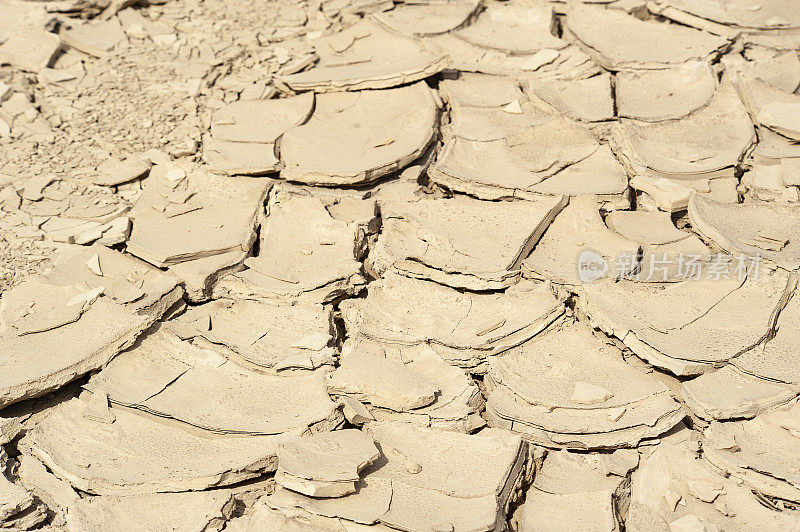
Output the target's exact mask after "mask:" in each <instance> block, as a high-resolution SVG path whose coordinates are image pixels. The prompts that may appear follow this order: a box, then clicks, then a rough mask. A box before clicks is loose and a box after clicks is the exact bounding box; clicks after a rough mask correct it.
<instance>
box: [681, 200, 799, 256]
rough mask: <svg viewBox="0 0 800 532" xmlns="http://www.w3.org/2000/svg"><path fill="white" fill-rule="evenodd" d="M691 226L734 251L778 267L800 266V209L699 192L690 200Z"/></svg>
mask: <svg viewBox="0 0 800 532" xmlns="http://www.w3.org/2000/svg"><path fill="white" fill-rule="evenodd" d="M689 218H690V220H691V221H692V226H693V227H694V228H695V230H696V231H697V232H698V233H700V234H701V235H702V236H703V237H705V238H707V239H708V240H710V241H712V242H714V244H716V245H717V246H719V247H720V248H722V249H723V250H725V251H727V252H728V253H731V254H744V255H748V256H759V257H763V259H764V261H765V262H767V263H769V264H773V265H775V266H777V267H778V268H781V269H784V270H788V271H794V270H797V269H799V268H800V212H798V211H797V209H796V208H795V207H791V206H788V205H779V204H776V203H774V202H750V203H747V204H726V203H719V202H716V201H713V200H711V199H707V198H704V197H702V196H699V195H696V196H693V197H692V198H691V200H690V201H689Z"/></svg>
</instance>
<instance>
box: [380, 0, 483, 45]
mask: <svg viewBox="0 0 800 532" xmlns="http://www.w3.org/2000/svg"><path fill="white" fill-rule="evenodd" d="M479 7H480V2H478V1H477V0H458V1H455V2H444V3H418V4H413V3H412V4H397V5H395V6H394V8H393V9H390V10H388V11H382V12H378V13H372V15H371V16H372V18H373V19H375V20H377V21H378V22H380V23H381V24H383V25H384V26H386V27H387V28H389V29H390V30H394V31H396V32H398V33H402V34H405V35H408V36H420V35H437V34H440V33H447V32H449V31H451V30H454V29H456V28H458V27H459V26H462V25H463V24H465V23H466V22H467V21H468V20H469V19H470V17H472V16H473V15H474V14H475V12H476V11H477V10H478V9H479Z"/></svg>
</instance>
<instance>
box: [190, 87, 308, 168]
mask: <svg viewBox="0 0 800 532" xmlns="http://www.w3.org/2000/svg"><path fill="white" fill-rule="evenodd" d="M313 109H314V93H311V92H308V93H305V94H301V95H299V96H290V97H288V98H282V99H273V100H247V101H237V102H232V103H229V104H228V105H226V106H224V107H222V108H221V109H219V110H217V111H215V112H214V114H213V115H212V117H211V136H210V138H208V139H207V141H206V142H205V143H204V144H203V160H204V161H205V162H206V163H208V165H209V166H210V167H211V169H212V170H213V171H214V172H217V173H221V174H230V175H237V174H244V175H261V174H268V173H273V172H277V171H278V170H280V161H279V159H278V147H277V143H278V142H279V139H280V138H281V136H282V135H283V134H284V133H285V132H286V131H287V130H288V129H291V128H292V127H295V126H299V125H300V124H302V123H304V122H305V121H306V120H308V117H309V116H311V113H312V112H313Z"/></svg>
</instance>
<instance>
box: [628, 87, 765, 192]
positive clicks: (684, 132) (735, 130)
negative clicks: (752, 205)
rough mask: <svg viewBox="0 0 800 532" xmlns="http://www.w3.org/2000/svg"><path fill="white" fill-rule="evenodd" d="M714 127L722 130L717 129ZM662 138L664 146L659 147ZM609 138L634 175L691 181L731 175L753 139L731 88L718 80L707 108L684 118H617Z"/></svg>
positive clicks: (738, 101) (744, 111)
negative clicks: (618, 122) (614, 143)
mask: <svg viewBox="0 0 800 532" xmlns="http://www.w3.org/2000/svg"><path fill="white" fill-rule="evenodd" d="M720 123H725V124H726V127H724V128H720V127H717V125H718V124H720ZM665 138H668V139H670V142H669V143H664V142H663V139H665ZM614 139H615V141H616V142H617V143H618V145H619V146H620V147H621V148H622V150H623V152H624V154H625V159H624V160H625V162H626V163H627V164H629V165H630V166H631V167H632V169H633V172H634V173H635V174H636V175H642V176H645V177H651V178H654V179H658V178H662V177H663V178H667V179H674V180H697V179H701V178H703V179H714V178H722V177H733V176H734V167H735V166H736V165H737V164H738V163H739V162H740V161H741V160H742V157H743V156H744V154H745V153H746V152H747V150H749V149H750V148H751V146H752V145H753V143H754V142H755V140H756V137H755V131H754V130H753V124H752V122H750V118H749V116H748V114H747V110H746V108H745V106H744V105H743V104H742V102H741V101H740V100H739V97H738V95H737V94H736V91H735V90H734V88H733V86H732V85H731V84H730V83H729V82H726V81H723V84H722V86H721V87H720V88H719V89H718V90H717V91H716V92H715V93H714V96H713V97H712V98H711V100H710V101H709V102H708V104H707V105H706V106H705V107H702V108H700V109H699V110H697V111H695V112H694V113H692V114H691V115H689V116H688V117H687V118H685V119H683V120H674V121H664V122H654V123H644V122H635V121H632V120H623V121H622V123H621V126H620V127H619V128H618V129H617V130H616V132H615V136H614ZM632 185H634V186H635V184H633V183H632Z"/></svg>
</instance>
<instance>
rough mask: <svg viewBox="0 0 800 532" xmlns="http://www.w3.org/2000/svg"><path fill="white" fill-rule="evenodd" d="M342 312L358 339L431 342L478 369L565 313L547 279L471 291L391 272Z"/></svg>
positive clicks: (454, 360)
mask: <svg viewBox="0 0 800 532" xmlns="http://www.w3.org/2000/svg"><path fill="white" fill-rule="evenodd" d="M341 310H342V316H343V318H344V320H345V325H346V327H347V330H348V331H349V332H350V334H351V336H353V337H354V338H358V337H366V338H369V339H372V340H377V341H380V342H385V343H390V344H403V345H421V344H429V345H430V346H431V347H432V348H433V350H434V351H436V352H437V353H438V354H439V355H441V356H442V358H444V359H445V360H447V361H449V362H450V363H452V364H455V365H456V366H459V367H462V368H465V369H468V370H470V371H473V372H484V371H485V370H486V361H487V358H488V357H490V356H491V355H495V354H498V353H501V352H503V351H506V350H508V349H509V348H511V347H514V346H516V345H519V344H520V343H522V342H524V341H525V340H528V339H530V338H532V337H533V336H535V335H536V334H538V333H539V332H541V331H542V330H543V329H545V328H546V327H547V326H548V325H549V324H550V323H552V322H553V321H554V320H556V319H557V318H558V317H559V316H561V315H562V314H563V313H564V307H563V305H562V304H561V303H560V302H559V301H558V300H557V299H556V298H555V296H554V295H553V292H552V290H551V288H550V287H549V286H548V285H547V284H543V283H541V284H540V283H533V282H521V283H518V284H516V285H514V286H512V287H510V288H508V289H506V291H505V292H503V293H485V292H484V293H471V292H460V291H457V290H454V289H452V288H448V287H445V286H443V285H440V284H437V283H434V282H430V281H421V280H416V279H410V278H407V277H403V276H400V275H397V274H394V273H391V272H387V273H386V274H384V276H383V277H382V278H381V279H380V280H379V281H376V282H374V283H372V284H371V285H370V288H369V294H368V295H367V297H366V299H361V300H358V299H352V300H346V301H343V302H342V304H341Z"/></svg>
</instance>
